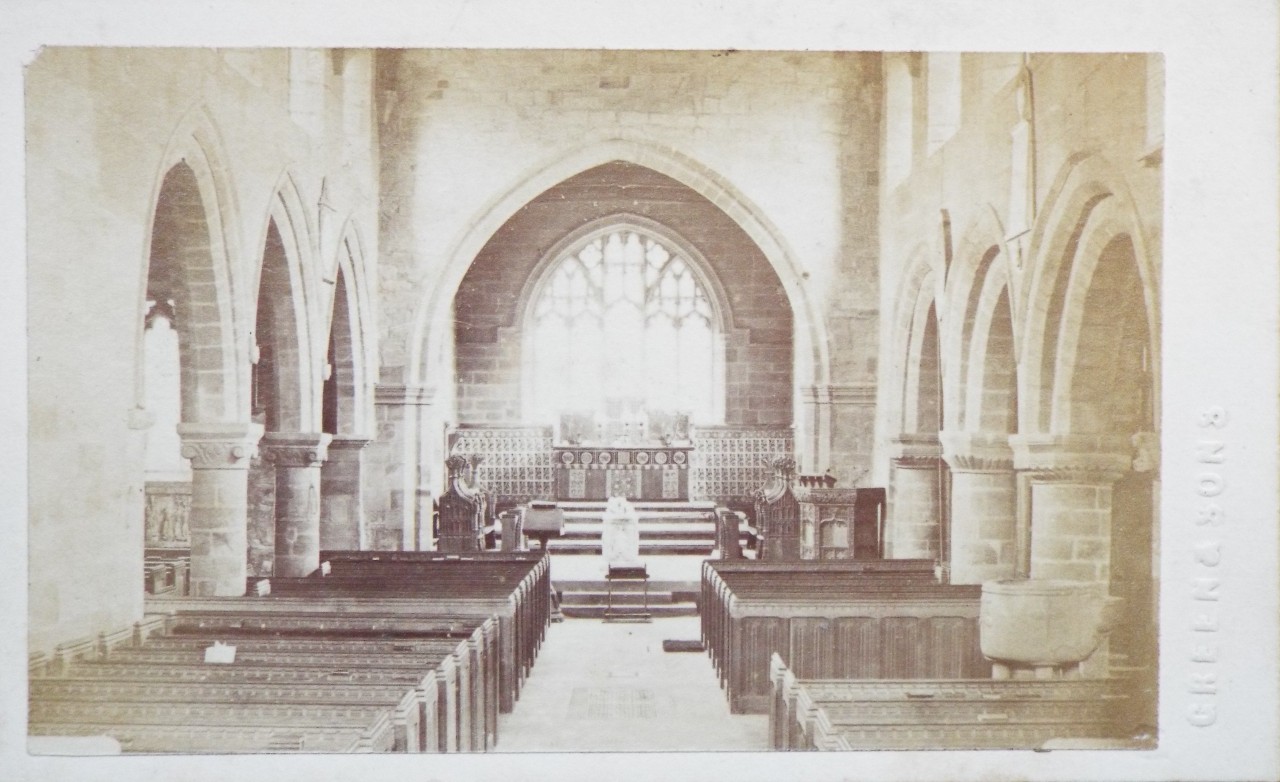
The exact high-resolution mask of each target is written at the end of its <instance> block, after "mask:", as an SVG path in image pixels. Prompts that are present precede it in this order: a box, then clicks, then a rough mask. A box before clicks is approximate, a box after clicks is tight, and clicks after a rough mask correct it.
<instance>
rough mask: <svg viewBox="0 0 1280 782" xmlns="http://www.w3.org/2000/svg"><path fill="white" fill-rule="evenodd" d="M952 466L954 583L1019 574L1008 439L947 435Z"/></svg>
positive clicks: (947, 456)
mask: <svg viewBox="0 0 1280 782" xmlns="http://www.w3.org/2000/svg"><path fill="white" fill-rule="evenodd" d="M941 440H942V444H943V457H944V458H945V459H946V460H947V464H948V465H949V466H950V467H951V516H950V518H951V583H953V584H981V583H982V582H983V581H988V580H992V579H1000V578H1010V577H1012V576H1014V575H1015V574H1016V572H1017V564H1018V558H1017V482H1016V481H1015V479H1014V471H1013V451H1012V450H1011V449H1010V448H1009V444H1008V440H1009V438H1008V435H1004V434H1000V435H978V434H970V433H967V432H953V433H948V432H943V433H942V435H941Z"/></svg>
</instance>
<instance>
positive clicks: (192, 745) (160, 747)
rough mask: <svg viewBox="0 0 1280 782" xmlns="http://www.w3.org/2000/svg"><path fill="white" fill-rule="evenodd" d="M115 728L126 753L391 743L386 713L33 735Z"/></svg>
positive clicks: (342, 748) (347, 748)
mask: <svg viewBox="0 0 1280 782" xmlns="http://www.w3.org/2000/svg"><path fill="white" fill-rule="evenodd" d="M108 732H110V734H111V736H112V737H113V738H114V739H116V740H117V741H118V742H119V743H120V745H121V749H122V750H124V751H125V752H139V753H142V752H184V753H190V754H197V753H198V754H207V753H218V754H224V753H225V754H232V753H261V752H273V753H274V752H327V753H335V752H345V753H352V752H386V751H390V749H389V747H391V746H392V738H391V736H392V728H391V723H390V721H389V719H388V718H387V717H386V716H385V714H383V715H382V717H381V719H380V720H377V721H376V722H375V724H374V725H373V726H370V727H368V728H352V727H335V726H332V725H326V726H313V727H308V728H307V729H306V730H305V731H299V730H296V729H293V728H289V727H278V728H277V727H245V726H228V725H199V724H188V723H183V724H166V725H123V724H120V725H110V726H103V725H100V724H97V723H89V722H62V723H57V724H37V723H32V724H31V725H30V727H29V729H28V733H29V734H30V735H32V736H99V735H103V734H105V733H108Z"/></svg>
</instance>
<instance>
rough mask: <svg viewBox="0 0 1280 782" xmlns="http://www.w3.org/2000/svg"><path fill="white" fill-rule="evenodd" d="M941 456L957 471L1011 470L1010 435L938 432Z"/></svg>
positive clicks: (1011, 450) (1011, 451)
mask: <svg viewBox="0 0 1280 782" xmlns="http://www.w3.org/2000/svg"><path fill="white" fill-rule="evenodd" d="M938 439H939V440H941V441H942V458H944V459H946V460H947V464H948V465H949V466H950V467H951V469H952V470H954V471H956V472H1012V471H1013V449H1012V448H1010V447H1009V435H1007V434H993V433H983V432H939V433H938Z"/></svg>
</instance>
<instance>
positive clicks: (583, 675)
mask: <svg viewBox="0 0 1280 782" xmlns="http://www.w3.org/2000/svg"><path fill="white" fill-rule="evenodd" d="M664 639H676V640H697V639H698V618H697V617H672V618H657V619H654V620H653V622H652V623H649V624H643V623H604V622H602V621H600V620H598V619H566V620H565V621H564V622H563V623H556V624H553V625H551V627H550V629H549V631H548V633H547V639H546V641H545V642H544V643H543V646H542V650H541V651H540V652H539V654H538V660H537V663H536V664H535V665H534V668H533V675H532V676H530V677H529V679H528V680H527V681H526V683H525V687H524V690H523V691H522V692H521V694H520V700H519V701H517V702H516V707H515V711H514V712H513V713H511V714H504V715H501V717H500V718H499V719H500V722H499V723H498V734H499V740H498V746H497V751H499V752H566V751H578V752H583V751H586V752H589V751H614V752H637V751H667V752H670V751H681V750H690V751H725V750H729V751H743V750H764V749H767V748H768V728H769V725H768V723H769V718H768V717H767V716H758V715H731V714H730V713H729V705H728V701H727V700H726V699H725V697H724V692H723V691H722V690H721V689H720V686H719V682H718V681H717V679H716V675H715V669H714V668H712V666H711V659H710V658H709V657H708V656H707V654H706V653H705V652H701V653H699V652H664V651H663V650H662V641H663V640H664Z"/></svg>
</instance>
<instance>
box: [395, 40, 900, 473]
mask: <svg viewBox="0 0 1280 782" xmlns="http://www.w3.org/2000/svg"><path fill="white" fill-rule="evenodd" d="M378 66H379V67H378V95H379V96H380V103H379V106H378V116H379V118H380V120H381V125H380V132H381V137H382V140H383V145H382V155H381V172H382V206H383V218H384V219H383V221H382V223H381V235H380V245H381V250H382V256H381V266H380V270H381V289H382V300H381V306H382V310H381V314H382V316H383V318H382V324H383V330H382V334H381V345H380V349H381V356H382V376H383V380H384V382H387V383H393V384H399V383H410V384H429V385H433V386H438V385H440V384H442V383H444V382H445V379H447V378H449V377H450V376H451V375H452V373H453V371H454V369H455V366H453V365H451V364H450V363H446V362H449V361H450V360H451V357H452V356H453V350H452V344H451V343H453V341H454V339H455V338H456V339H457V340H458V345H459V349H458V354H457V359H456V371H457V373H458V384H457V388H456V389H451V391H450V392H449V393H446V392H445V391H443V390H442V391H440V392H438V393H437V396H436V400H437V403H438V404H437V405H436V409H433V410H432V411H431V413H430V415H429V416H427V417H425V418H424V419H423V420H424V424H423V426H424V430H423V434H422V436H423V437H427V436H429V434H430V433H431V432H434V431H438V429H439V427H440V425H442V424H444V423H446V422H447V421H449V420H450V419H451V418H452V417H453V416H454V413H455V408H454V406H453V405H454V402H453V400H452V398H451V392H452V391H456V392H457V395H458V396H457V400H456V412H457V413H458V417H459V418H462V419H464V420H476V421H489V422H510V421H512V420H514V416H515V415H516V414H517V412H518V401H517V400H518V393H519V388H518V383H517V380H516V375H515V374H514V370H515V368H516V367H518V366H519V355H518V344H513V343H518V339H514V340H512V339H502V338H500V337H499V335H498V332H497V331H496V330H495V329H497V328H501V327H502V326H501V325H500V324H505V325H511V322H510V318H511V312H510V309H509V308H510V307H511V306H512V304H513V302H514V301H515V299H514V296H515V295H516V292H517V291H518V290H519V286H520V285H522V284H523V283H524V282H525V279H526V274H525V272H524V270H525V269H528V268H529V267H530V265H531V264H532V263H533V261H534V260H536V259H537V257H539V255H540V252H541V251H545V250H546V249H547V248H548V247H549V243H550V242H552V241H554V240H555V239H559V238H561V237H562V236H563V235H564V234H565V232H566V228H573V227H576V226H575V223H578V224H580V221H582V220H586V219H589V218H590V217H592V216H596V215H599V214H603V213H606V212H607V211H608V210H611V209H617V208H619V207H623V206H625V207H627V208H628V211H637V212H640V213H641V214H650V215H652V216H654V217H655V218H657V219H660V220H664V221H665V220H671V221H679V220H680V219H681V215H680V214H677V212H678V211H679V209H678V208H686V209H687V210H688V213H689V216H688V217H686V218H685V219H684V222H685V224H686V225H687V224H688V223H690V222H691V221H692V214H693V213H695V212H697V213H704V214H705V215H706V220H705V221H703V222H704V225H703V226H700V227H698V228H696V229H693V228H690V229H689V230H687V231H684V232H683V233H684V234H685V237H686V238H687V239H689V240H690V241H691V242H693V243H695V244H697V245H699V247H700V249H702V251H703V252H704V254H705V255H706V256H707V258H708V259H709V260H710V261H711V262H712V263H713V264H720V266H719V267H718V271H723V276H722V278H721V282H722V283H723V284H724V287H725V289H726V290H727V291H728V292H729V297H730V299H731V301H730V306H732V307H733V308H734V311H733V315H734V317H735V319H741V320H740V321H739V325H740V326H741V327H742V328H744V329H746V330H747V332H748V333H747V336H746V337H745V338H744V341H743V343H742V344H741V349H740V350H738V351H737V352H735V353H733V354H732V355H731V357H730V361H731V363H732V362H736V366H735V367H734V371H735V372H736V373H737V374H736V377H731V378H730V381H731V382H730V385H729V389H728V400H727V402H728V404H727V408H728V410H729V413H730V416H729V421H730V422H733V423H740V424H744V425H749V424H756V423H759V424H785V423H788V422H793V423H794V424H795V426H796V429H797V437H796V445H797V448H798V449H799V451H800V455H801V458H802V463H804V464H805V467H806V468H807V469H812V470H816V471H825V470H827V469H831V470H832V471H833V472H834V473H836V474H837V475H839V476H841V477H842V479H846V480H847V479H850V478H852V476H854V475H857V474H861V473H863V472H866V471H867V470H869V469H870V459H871V453H872V444H873V439H872V429H873V416H872V406H871V403H872V400H873V398H874V388H875V382H876V380H875V378H876V372H877V364H876V349H877V339H878V331H879V306H880V302H879V282H878V279H877V274H878V266H877V257H878V243H877V238H876V234H877V231H878V225H879V223H878V213H879V201H878V199H877V197H876V193H877V191H878V187H879V185H878V173H877V172H878V167H879V151H878V149H879V121H880V118H879V106H880V89H879V68H880V63H879V58H878V56H876V55H870V54H859V53H820V52H819V53H796V52H793V53H783V52H749V53H734V52H644V51H633V52H628V51H478V50H471V51H468V50H452V51H408V50H406V51H388V52H382V53H379V57H378ZM619 162H621V163H629V164H632V165H633V172H634V175H635V177H636V181H635V182H634V184H635V185H637V187H636V188H635V189H634V190H633V189H631V188H630V187H627V188H624V189H622V191H621V192H618V191H616V190H615V192H614V193H613V194H609V195H605V196H604V197H603V198H601V199H599V202H598V203H597V202H596V200H595V199H592V200H591V203H590V204H587V203H583V202H581V201H580V202H576V204H570V203H567V201H573V200H574V199H572V198H569V199H560V198H554V199H553V198H552V193H553V192H555V188H556V187H557V186H560V185H567V184H568V183H569V182H571V181H573V179H574V178H575V177H578V176H579V175H583V176H588V175H586V174H584V172H589V171H590V170H591V169H595V168H597V167H599V166H605V165H606V164H617V163H619ZM639 167H643V168H642V169H640V168H639ZM637 169H639V170H637ZM654 172H656V174H655V173H654ZM671 182H675V183H677V184H678V185H681V186H683V187H684V188H685V191H680V190H679V188H673V187H672V186H671V184H670V183H671ZM625 184H632V183H625ZM654 185H656V186H658V187H659V190H658V191H653V190H649V189H648V188H649V186H654ZM688 191H692V192H693V193H696V194H697V195H696V196H693V195H690V192H688ZM655 192H656V194H657V195H656V196H654V195H653V194H654V193H655ZM672 193H676V195H675V197H674V198H668V197H667V196H669V195H670V194H672ZM708 202H709V203H708ZM713 207H714V208H713ZM541 220H546V222H541ZM744 237H745V239H746V241H744ZM512 241H515V244H512ZM473 262H474V263H475V266H474V267H472V264H473ZM766 262H767V267H771V268H766ZM469 269H470V270H471V271H470V275H471V276H468V273H469V272H468V270H469ZM771 276H773V277H776V282H775V281H774V280H773V279H770V278H771ZM464 278H465V281H464ZM495 282H496V284H497V290H498V291H499V293H498V294H497V295H495V296H493V297H489V295H488V293H487V291H490V290H493V287H492V284H493V283H495ZM472 285H475V288H474V290H473V289H472V287H471V286H472ZM481 285H483V290H484V291H486V292H485V293H482V292H481V290H482V288H481ZM427 289H429V290H430V293H428V294H426V295H424V294H423V291H424V290H427ZM455 292H456V293H457V294H458V295H457V298H456V301H455ZM735 297H738V300H734V299H735ZM476 302H483V303H484V304H485V305H486V306H487V307H492V308H493V309H494V310H496V313H493V314H492V315H491V314H490V313H488V312H485V311H482V312H479V313H477V311H476V310H475V308H474V307H472V304H474V303H476ZM781 302H785V304H786V305H787V306H786V307H783V306H779V304H780V303H781ZM455 303H456V304H457V306H458V310H457V312H465V313H466V316H467V321H468V323H467V325H466V327H465V328H462V329H459V328H457V327H456V324H455V320H454V313H455V310H454V308H453V306H454V305H455ZM464 307H465V309H464ZM788 309H789V312H787V310H788ZM477 315H478V318H476V317H474V316H477ZM788 318H789V319H790V323H788ZM788 330H790V332H791V333H790V334H787V333H786V332H787V331H788ZM445 343H450V344H445ZM464 345H465V347H463V346H464ZM739 370H740V371H739ZM788 375H789V377H788ZM438 472H439V467H438V465H427V464H423V465H420V475H419V482H420V483H423V484H429V485H430V484H438V483H439V475H438Z"/></svg>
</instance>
